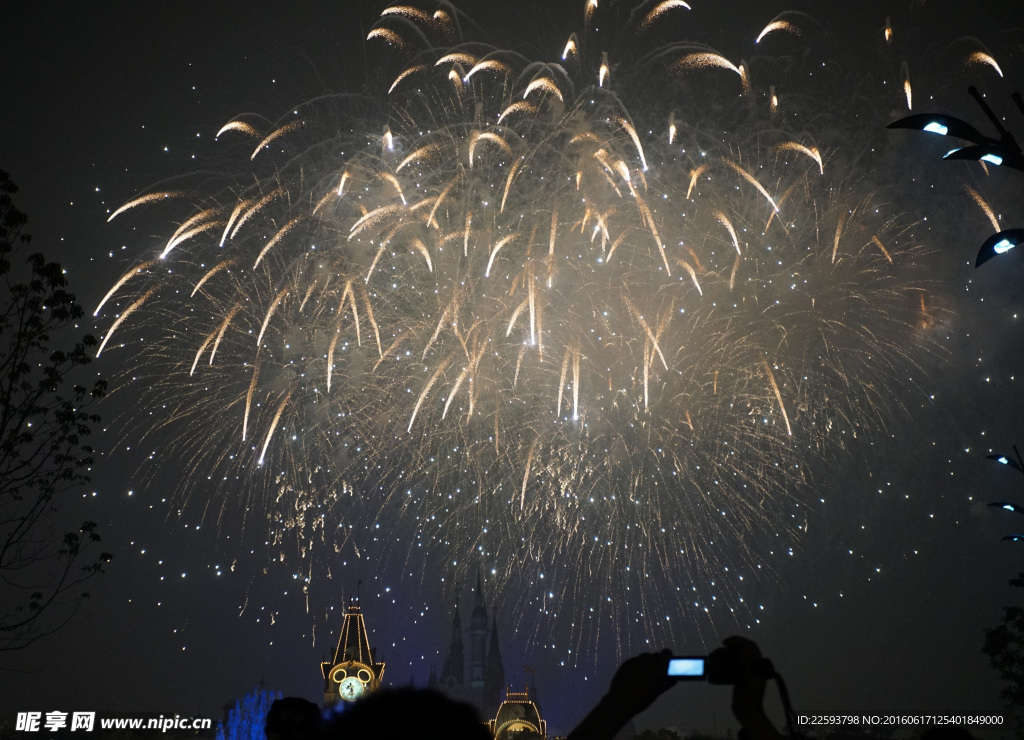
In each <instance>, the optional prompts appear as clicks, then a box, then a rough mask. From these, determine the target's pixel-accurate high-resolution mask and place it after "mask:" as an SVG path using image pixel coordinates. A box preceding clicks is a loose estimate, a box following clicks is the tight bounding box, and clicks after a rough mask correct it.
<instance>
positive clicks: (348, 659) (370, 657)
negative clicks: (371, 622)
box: [320, 597, 384, 706]
mask: <svg viewBox="0 0 1024 740" xmlns="http://www.w3.org/2000/svg"><path fill="white" fill-rule="evenodd" d="M320 670H321V672H322V673H323V676H324V704H325V705H327V706H333V705H334V704H335V703H337V702H338V701H339V700H341V699H352V698H355V696H360V695H362V694H363V693H364V692H368V691H375V690H376V689H377V688H379V687H380V681H381V678H382V677H383V676H384V663H383V662H381V663H378V662H377V656H376V650H373V649H371V648H370V638H369V635H368V633H367V631H366V622H365V621H364V620H363V613H362V610H361V609H360V608H359V599H358V597H357V598H354V599H349V601H348V609H347V610H346V612H345V622H344V623H343V624H342V626H341V637H340V638H338V647H337V649H336V650H335V651H334V660H333V661H330V662H327V661H324V662H323V663H321V664H320ZM349 677H352V678H353V681H354V682H353V681H349V682H348V686H349V689H348V692H349V695H348V696H346V695H345V694H344V689H343V688H342V687H341V684H342V683H343V682H344V681H345V679H346V678H349Z"/></svg>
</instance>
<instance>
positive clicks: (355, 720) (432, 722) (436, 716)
mask: <svg viewBox="0 0 1024 740" xmlns="http://www.w3.org/2000/svg"><path fill="white" fill-rule="evenodd" d="M327 737H329V738H337V739H338V740H342V739H344V740H350V739H352V740H355V739H357V738H380V737H415V738H418V740H489V739H490V733H489V732H488V731H487V729H486V728H485V727H484V724H483V722H482V721H481V720H480V715H479V714H477V711H476V709H474V708H473V707H472V706H470V705H469V704H465V703H463V702H458V701H454V700H452V699H449V698H448V697H446V696H445V695H444V694H441V693H438V692H437V691H432V690H430V689H414V688H399V689H383V690H381V691H377V692H375V693H373V694H370V695H369V696H367V697H366V698H365V699H360V700H359V701H356V702H354V703H353V704H351V705H350V706H346V707H344V708H343V709H342V710H341V711H339V712H338V713H337V714H335V715H334V717H333V718H332V719H331V720H330V721H329V730H328V732H327Z"/></svg>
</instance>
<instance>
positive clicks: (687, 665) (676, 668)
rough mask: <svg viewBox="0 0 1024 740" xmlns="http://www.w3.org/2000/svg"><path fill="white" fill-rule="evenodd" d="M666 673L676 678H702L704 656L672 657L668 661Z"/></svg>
mask: <svg viewBox="0 0 1024 740" xmlns="http://www.w3.org/2000/svg"><path fill="white" fill-rule="evenodd" d="M668 675H670V676H675V677H677V678H687V677H688V678H703V677H704V658H672V660H670V661H669V662H668Z"/></svg>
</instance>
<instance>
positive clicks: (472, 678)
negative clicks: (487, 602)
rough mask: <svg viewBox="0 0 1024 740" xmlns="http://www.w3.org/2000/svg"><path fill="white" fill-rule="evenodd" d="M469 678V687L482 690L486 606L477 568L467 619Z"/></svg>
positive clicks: (485, 644) (485, 666)
mask: <svg viewBox="0 0 1024 740" xmlns="http://www.w3.org/2000/svg"><path fill="white" fill-rule="evenodd" d="M466 632H467V633H469V680H468V681H467V684H468V685H469V687H470V688H472V689H476V690H477V691H482V690H483V688H484V674H485V673H486V670H487V607H486V606H484V589H483V584H482V582H481V580H480V571H479V569H478V570H477V572H476V593H475V594H474V596H473V615H472V616H471V617H470V619H469V629H467V630H466Z"/></svg>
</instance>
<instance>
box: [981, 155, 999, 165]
mask: <svg viewBox="0 0 1024 740" xmlns="http://www.w3.org/2000/svg"><path fill="white" fill-rule="evenodd" d="M981 158H982V159H983V160H984V161H986V162H988V163H989V164H995V165H1000V164H1002V163H1003V158H1002V157H1000V156H999V155H998V154H985V155H983V156H982V157H981Z"/></svg>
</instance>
